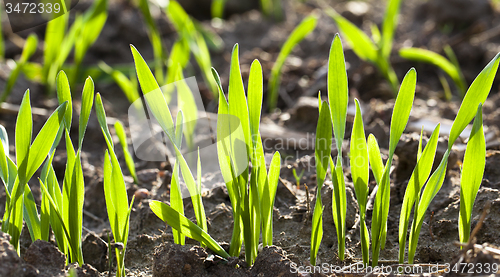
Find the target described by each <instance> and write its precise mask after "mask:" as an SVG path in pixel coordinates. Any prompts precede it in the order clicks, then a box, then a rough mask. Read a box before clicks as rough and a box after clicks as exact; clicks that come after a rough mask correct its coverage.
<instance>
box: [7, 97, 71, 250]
mask: <svg viewBox="0 0 500 277" xmlns="http://www.w3.org/2000/svg"><path fill="white" fill-rule="evenodd" d="M66 107H67V103H63V104H61V105H60V106H59V107H58V108H57V109H56V110H55V111H54V112H53V113H52V115H51V116H50V117H49V119H47V121H46V122H45V125H44V126H43V127H42V129H41V130H40V132H39V133H38V135H37V136H36V138H35V140H34V141H33V142H32V141H31V138H32V126H33V120H32V117H31V104H30V99H29V90H26V93H25V94H24V97H23V100H22V102H21V106H20V109H19V113H18V115H17V121H16V162H17V164H15V163H14V162H13V161H12V160H11V158H10V157H9V148H8V145H7V144H6V143H7V140H6V137H7V136H6V132H3V135H2V136H3V137H4V138H3V141H2V142H3V143H2V144H1V146H0V148H2V149H1V151H0V166H1V168H2V174H1V175H0V177H1V178H2V181H3V183H4V186H5V192H6V195H7V197H6V206H5V212H4V216H3V219H2V231H3V232H6V233H8V234H9V235H10V236H11V241H10V242H11V244H12V245H13V246H14V248H15V249H16V250H17V252H18V253H19V251H20V249H19V238H20V235H21V230H22V227H23V213H24V208H23V200H24V198H25V197H24V193H25V192H26V191H28V194H29V189H26V186H27V183H28V181H29V180H30V179H31V177H32V176H33V174H34V173H35V171H36V170H37V169H38V168H39V167H40V165H41V164H42V163H43V161H44V160H45V158H46V157H47V154H48V153H49V150H50V147H51V145H52V142H53V141H54V140H55V138H56V135H57V133H58V130H59V127H60V126H61V123H62V121H63V117H64V114H65V111H66ZM27 197H28V198H29V197H30V196H29V195H28V196H27ZM28 212H32V210H30V209H28ZM33 223H34V224H36V223H37V222H36V221H33ZM35 228H36V227H34V228H32V230H34V229H35ZM34 237H35V238H38V235H34Z"/></svg>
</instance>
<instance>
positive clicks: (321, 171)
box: [309, 96, 332, 265]
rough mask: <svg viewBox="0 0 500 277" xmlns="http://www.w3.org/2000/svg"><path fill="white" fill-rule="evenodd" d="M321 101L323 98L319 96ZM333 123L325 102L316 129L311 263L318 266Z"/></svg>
mask: <svg viewBox="0 0 500 277" xmlns="http://www.w3.org/2000/svg"><path fill="white" fill-rule="evenodd" d="M319 99H321V97H320V96H319ZM331 148H332V122H331V116H330V107H329V106H328V103H327V102H326V101H323V102H322V104H321V106H320V110H319V119H318V126H317V127H316V141H315V146H314V158H315V159H316V184H317V186H316V204H315V206H314V212H313V218H312V230H311V256H310V260H309V261H310V262H311V264H312V265H316V258H317V256H318V250H319V246H320V244H321V240H322V238H323V209H324V206H323V202H322V201H321V188H322V187H323V183H324V182H325V178H326V172H327V170H328V163H329V162H330V157H331V153H332V149H331Z"/></svg>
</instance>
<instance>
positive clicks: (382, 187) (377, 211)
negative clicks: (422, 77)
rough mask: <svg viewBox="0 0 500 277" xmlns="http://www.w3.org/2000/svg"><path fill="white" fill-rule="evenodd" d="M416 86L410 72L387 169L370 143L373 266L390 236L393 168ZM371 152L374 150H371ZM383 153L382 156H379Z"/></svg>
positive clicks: (399, 101) (394, 125)
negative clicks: (373, 183) (375, 187)
mask: <svg viewBox="0 0 500 277" xmlns="http://www.w3.org/2000/svg"><path fill="white" fill-rule="evenodd" d="M416 83H417V73H416V71H415V69H414V68H412V69H410V70H409V71H408V73H406V76H405V77H404V79H403V82H402V83H401V87H400V89H399V93H398V94H397V97H396V102H395V103H394V110H393V112H392V118H391V129H390V137H389V158H388V160H387V163H386V164H385V166H384V165H383V163H382V159H381V158H380V154H378V155H372V153H375V152H379V149H378V144H377V143H376V140H373V141H372V142H371V143H370V141H369V143H368V147H369V153H370V164H371V165H372V171H373V174H374V176H375V179H376V182H377V185H378V190H377V194H376V196H375V202H374V205H373V215H372V225H371V234H372V266H377V265H378V259H379V253H380V250H381V249H384V246H385V240H386V235H387V217H388V215H389V205H390V189H391V188H390V178H389V171H390V169H391V166H392V159H393V156H394V151H395V150H396V145H397V144H398V141H399V139H400V138H401V135H402V134H403V131H404V129H405V128H406V124H407V123H408V119H409V118H410V111H411V107H412V105H413V98H414V96H415V87H416ZM370 148H371V149H370ZM379 153H380V152H379Z"/></svg>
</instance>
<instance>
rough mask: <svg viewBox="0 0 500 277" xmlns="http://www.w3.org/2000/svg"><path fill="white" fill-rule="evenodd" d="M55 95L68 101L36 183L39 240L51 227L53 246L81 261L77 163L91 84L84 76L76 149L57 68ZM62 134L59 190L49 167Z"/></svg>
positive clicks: (80, 172)
mask: <svg viewBox="0 0 500 277" xmlns="http://www.w3.org/2000/svg"><path fill="white" fill-rule="evenodd" d="M56 83H57V97H58V100H59V103H68V107H67V109H66V113H65V115H64V119H63V121H64V128H62V129H60V130H59V132H58V133H57V136H56V139H55V141H54V143H53V144H52V145H51V147H50V151H49V153H48V159H47V160H46V162H45V164H44V166H43V168H42V173H41V174H40V180H39V182H40V186H41V188H42V204H41V214H40V228H41V233H42V239H44V240H48V237H49V225H50V226H52V230H53V231H54V235H55V237H56V241H57V245H58V247H59V249H60V250H61V252H63V253H65V254H66V256H67V257H68V260H69V261H71V263H74V262H78V263H79V264H80V265H82V264H83V252H82V243H81V240H82V221H83V201H84V194H85V189H84V179H83V169H82V163H81V158H80V155H81V150H82V145H83V138H84V136H85V131H86V128H87V123H88V120H89V117H90V112H91V109H92V105H93V103H94V83H93V81H92V79H91V78H90V77H89V78H87V80H86V82H85V85H84V88H83V92H82V109H81V111H80V118H79V126H78V127H79V128H78V129H79V134H78V148H77V150H76V151H75V149H74V147H73V143H72V141H71V138H70V129H71V122H72V112H73V110H72V99H71V91H70V85H69V82H68V78H67V76H66V74H65V73H64V72H63V71H61V72H60V73H59V75H58V76H57V80H56ZM63 134H64V135H65V141H66V154H67V162H66V170H65V174H64V180H63V186H62V191H61V189H60V188H59V183H58V181H57V178H56V173H55V171H54V168H53V167H52V160H53V158H54V154H55V149H56V147H57V146H58V145H59V142H60V139H61V137H62V136H63Z"/></svg>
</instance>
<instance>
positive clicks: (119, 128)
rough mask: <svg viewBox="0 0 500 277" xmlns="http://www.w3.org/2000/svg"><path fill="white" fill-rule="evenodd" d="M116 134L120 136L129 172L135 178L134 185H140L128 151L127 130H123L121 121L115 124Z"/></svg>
mask: <svg viewBox="0 0 500 277" xmlns="http://www.w3.org/2000/svg"><path fill="white" fill-rule="evenodd" d="M115 132H116V136H118V140H119V141H120V145H121V146H122V150H123V155H124V156H125V163H126V164H127V168H128V171H129V172H130V175H131V176H132V178H134V183H136V184H139V180H138V179H137V174H136V173H135V164H134V159H133V158H132V155H131V154H130V152H129V151H128V143H127V135H126V134H125V128H123V124H122V123H121V122H120V121H116V122H115Z"/></svg>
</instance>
